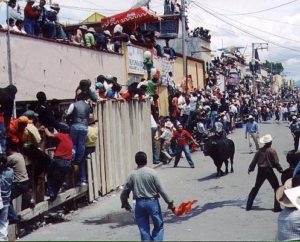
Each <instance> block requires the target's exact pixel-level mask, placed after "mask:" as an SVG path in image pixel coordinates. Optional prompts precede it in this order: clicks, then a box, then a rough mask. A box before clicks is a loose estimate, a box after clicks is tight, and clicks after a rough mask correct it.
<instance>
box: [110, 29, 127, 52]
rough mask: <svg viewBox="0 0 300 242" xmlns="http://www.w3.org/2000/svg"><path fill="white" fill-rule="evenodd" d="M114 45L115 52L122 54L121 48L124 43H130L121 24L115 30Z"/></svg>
mask: <svg viewBox="0 0 300 242" xmlns="http://www.w3.org/2000/svg"><path fill="white" fill-rule="evenodd" d="M112 41H113V43H114V51H115V52H117V53H120V48H121V46H122V42H128V41H129V36H128V34H126V33H123V27H122V26H121V25H120V24H117V25H116V26H115V28H114V36H113V38H112Z"/></svg>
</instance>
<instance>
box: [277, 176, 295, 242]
mask: <svg viewBox="0 0 300 242" xmlns="http://www.w3.org/2000/svg"><path fill="white" fill-rule="evenodd" d="M299 186H300V177H299V175H297V176H295V177H294V178H290V179H288V180H287V181H286V182H285V183H284V185H282V186H281V187H279V188H278V189H277V191H276V199H277V201H278V202H279V203H280V204H281V205H282V206H284V209H283V210H282V212H281V213H280V214H279V216H278V223H277V236H276V237H277V238H276V240H279V241H283V240H284V241H287V240H288V241H290V240H300V211H299V210H298V209H297V208H296V205H297V204H296V203H297V200H296V201H294V200H293V202H292V201H291V200H290V199H289V198H288V196H287V195H286V191H287V190H289V193H294V194H295V196H297V195H300V194H298V193H299V190H298V189H297V187H299Z"/></svg>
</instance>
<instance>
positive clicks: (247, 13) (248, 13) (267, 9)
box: [194, 0, 298, 16]
mask: <svg viewBox="0 0 300 242" xmlns="http://www.w3.org/2000/svg"><path fill="white" fill-rule="evenodd" d="M297 1H298V0H293V1H290V2H287V3H283V4H280V5H277V6H274V7H270V8H266V9H262V10H258V11H254V12H246V13H233V14H222V15H236V16H238V15H250V14H256V13H262V12H267V11H270V10H273V9H277V8H280V7H283V6H286V5H289V4H292V3H294V2H297ZM195 2H196V1H194V3H195Z"/></svg>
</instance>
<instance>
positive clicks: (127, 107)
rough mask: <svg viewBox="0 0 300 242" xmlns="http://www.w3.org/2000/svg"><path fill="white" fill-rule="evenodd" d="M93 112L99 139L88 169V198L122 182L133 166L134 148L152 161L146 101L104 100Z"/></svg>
mask: <svg viewBox="0 0 300 242" xmlns="http://www.w3.org/2000/svg"><path fill="white" fill-rule="evenodd" d="M97 113H98V115H97V116H98V121H99V122H98V129H99V139H98V142H97V146H96V155H95V156H93V157H92V161H91V164H90V165H89V169H88V170H89V185H90V186H91V185H93V192H90V195H89V199H90V200H91V199H92V196H94V198H95V199H96V198H97V196H99V193H100V194H101V195H102V196H103V195H105V194H107V193H109V192H111V191H112V190H115V189H116V188H118V187H119V186H121V185H123V184H124V182H125V180H126V177H127V176H128V174H129V172H130V171H132V170H133V169H134V168H135V167H136V164H135V162H134V155H135V153H136V152H137V151H144V152H145V153H146V154H147V156H148V157H149V159H148V161H149V164H151V163H152V143H151V119H150V113H151V110H150V101H146V102H138V101H131V102H113V101H108V102H105V103H101V104H99V105H98V107H97ZM94 169H96V171H95V170H94ZM89 189H91V188H89ZM92 194H93V195H92Z"/></svg>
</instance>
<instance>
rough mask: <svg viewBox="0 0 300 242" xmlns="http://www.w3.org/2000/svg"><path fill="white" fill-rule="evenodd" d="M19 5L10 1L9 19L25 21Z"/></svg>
mask: <svg viewBox="0 0 300 242" xmlns="http://www.w3.org/2000/svg"><path fill="white" fill-rule="evenodd" d="M16 5H17V0H10V1H9V2H8V19H10V18H13V19H14V20H16V21H17V20H24V16H23V15H22V13H21V11H20V6H19V5H18V7H17V9H16Z"/></svg>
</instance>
